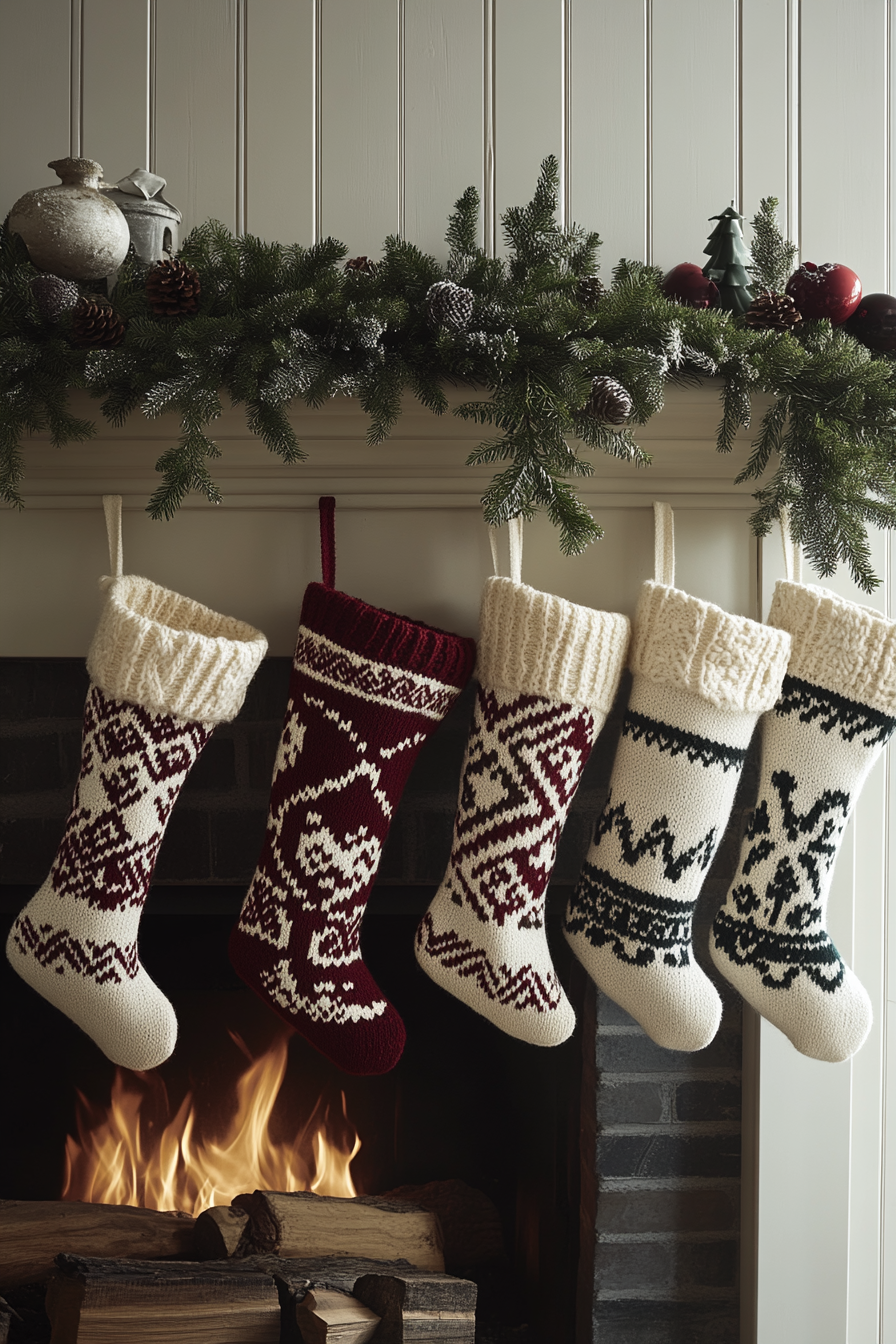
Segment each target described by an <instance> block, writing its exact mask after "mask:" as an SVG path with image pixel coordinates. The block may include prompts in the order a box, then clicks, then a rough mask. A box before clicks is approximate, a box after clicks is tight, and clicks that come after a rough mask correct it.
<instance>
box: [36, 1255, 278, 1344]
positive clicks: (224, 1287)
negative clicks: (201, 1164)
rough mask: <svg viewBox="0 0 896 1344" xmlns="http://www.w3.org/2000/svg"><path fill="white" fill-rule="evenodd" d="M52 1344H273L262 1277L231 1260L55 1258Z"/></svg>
mask: <svg viewBox="0 0 896 1344" xmlns="http://www.w3.org/2000/svg"><path fill="white" fill-rule="evenodd" d="M47 1315H48V1316H49V1318H50V1323H51V1325H52V1327H53V1335H52V1338H53V1344H96V1341H98V1340H128V1341H129V1344H139V1342H141V1341H142V1344H279V1340H280V1300H279V1297H278V1294H277V1287H276V1285H275V1283H274V1281H273V1279H272V1278H271V1276H270V1275H269V1274H266V1273H263V1272H260V1271H258V1270H255V1269H250V1268H247V1267H246V1266H245V1265H244V1264H242V1263H241V1262H239V1261H232V1260H227V1261H224V1262H223V1263H220V1262H214V1263H212V1262H208V1261H206V1262H204V1263H199V1262H197V1261H192V1262H191V1261H173V1262H172V1261H169V1262H167V1263H166V1262H159V1261H147V1260H105V1259H97V1258H93V1257H88V1256H75V1255H60V1256H57V1264H56V1269H55V1270H54V1272H53V1273H52V1274H51V1276H50V1281H49V1283H48V1285H47Z"/></svg>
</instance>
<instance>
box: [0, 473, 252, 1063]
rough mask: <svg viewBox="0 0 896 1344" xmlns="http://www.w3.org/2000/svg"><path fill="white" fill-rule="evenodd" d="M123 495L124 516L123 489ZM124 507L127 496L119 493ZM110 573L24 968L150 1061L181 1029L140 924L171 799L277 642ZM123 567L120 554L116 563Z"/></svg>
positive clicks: (11, 947)
mask: <svg viewBox="0 0 896 1344" xmlns="http://www.w3.org/2000/svg"><path fill="white" fill-rule="evenodd" d="M110 500H111V516H112V520H113V528H115V527H117V521H116V507H115V506H116V500H117V497H107V499H106V501H104V502H106V503H107V505H109V503H110ZM117 504H118V507H119V508H120V501H117ZM115 549H116V550H117V552H118V556H119V563H118V566H117V573H116V577H115V578H112V579H106V580H104V581H103V582H104V584H105V585H106V602H105V606H104V609H103V613H102V616H101V618H100V623H99V626H98V628H97V631H96V635H95V636H94V639H93V643H92V644H91V647H90V652H89V653H88V656H87V669H88V671H89V673H90V680H91V685H90V690H89V691H88V695H87V703H86V706H85V709H84V732H83V744H82V752H81V771H80V774H79V776H78V782H77V785H76V786H75V796H74V801H73V803H72V810H71V813H70V814H69V818H68V822H67V824H66V831H65V835H64V837H63V840H62V843H61V845H60V846H59V851H58V853H57V855H56V858H55V860H54V862H53V866H52V868H51V870H50V875H49V877H48V878H47V880H46V882H44V884H43V886H42V887H41V888H40V890H39V891H38V892H37V893H36V895H35V896H34V897H33V898H32V899H31V900H30V901H29V902H28V904H27V905H26V906H25V909H24V910H23V911H22V913H21V914H20V915H19V917H18V919H17V920H16V921H15V923H14V924H13V927H12V930H11V932H10V935H9V940H8V942H7V946H6V951H7V956H8V957H9V960H10V962H11V964H12V966H13V967H14V968H15V970H16V971H18V973H19V975H21V976H22V978H23V979H24V980H26V981H27V982H28V984H29V985H31V986H32V988H33V989H36V990H37V992H38V993H39V994H42V995H43V997H44V998H45V999H48V1000H49V1001H50V1003H52V1004H54V1005H55V1006H56V1007H57V1008H59V1009H61V1010H62V1012H64V1013H65V1014H66V1016H67V1017H70V1018H71V1019H72V1021H73V1022H76V1023H77V1024H78V1026H79V1027H81V1028H82V1029H83V1030H84V1031H86V1032H87V1034H88V1035H89V1036H91V1037H92V1038H93V1040H94V1041H95V1042H96V1043H97V1045H98V1046H99V1047H100V1049H101V1050H102V1051H103V1053H104V1054H105V1055H107V1056H108V1058H109V1059H111V1060H112V1062H113V1063H115V1064H120V1065H122V1066H123V1067H125V1068H129V1069H151V1068H154V1067H155V1065H156V1064H161V1063H162V1061H163V1060H165V1059H167V1058H168V1056H169V1055H170V1054H171V1052H172V1050H173V1049H174V1044H175V1041H176V1039H177V1022H176V1020H175V1016H174V1010H173V1009H172V1007H171V1004H170V1003H169V1002H168V1000H167V999H166V998H165V996H164V995H163V994H162V992H161V990H159V989H158V988H157V987H156V985H155V984H154V983H153V981H152V980H151V979H150V977H149V976H148V975H147V973H146V971H145V970H144V969H143V966H142V965H141V964H140V959H139V956H138V952H137V931H138V925H139V923H140V916H141V913H142V911H143V905H144V902H145V900H146V896H147V893H148V890H149V883H150V879H151V877H152V871H153V868H154V866H155V861H156V855H157V854H158V851H159V846H160V844H161V842H162V837H163V835H164V833H165V826H166V824H167V822H168V817H169V815H170V813H171V809H172V808H173V806H174V803H175V801H176V799H177V796H178V794H179V792H180V789H181V785H182V784H183V782H184V780H185V779H186V777H187V775H188V773H189V771H190V768H191V767H192V765H193V762H194V761H195V760H196V757H197V756H198V755H199V753H200V751H201V750H202V748H203V747H204V746H205V743H206V742H207V741H208V739H209V737H210V736H211V733H212V731H213V729H214V727H215V724H217V723H221V722H225V721H227V720H229V719H232V718H233V717H234V716H235V715H236V714H237V712H238V711H239V708H240V706H241V704H242V702H243V697H244V696H245V692H246V687H247V686H248V683H249V681H250V679H251V677H252V676H253V674H254V672H255V670H256V668H257V666H258V664H259V662H260V661H261V659H262V658H263V657H264V653H265V649H266V648H267V643H266V641H265V639H264V636H263V635H260V634H259V633H258V631H257V630H253V629H252V627H251V626H249V625H244V624H243V623H242V622H241V621H235V620H232V619H231V618H230V617H228V616H219V615H218V614H217V612H214V611H210V610H209V608H208V607H204V606H201V605H200V604H199V603H198V602H192V601H190V600H189V598H185V597H180V596H179V595H178V594H177V593H172V592H169V590H168V589H166V588H160V587H159V586H158V585H157V584H154V583H150V581H149V580H148V579H141V578H137V577H134V576H131V575H128V576H126V577H123V576H122V575H121V566H120V545H118V546H116V548H115ZM113 568H116V566H114V565H113Z"/></svg>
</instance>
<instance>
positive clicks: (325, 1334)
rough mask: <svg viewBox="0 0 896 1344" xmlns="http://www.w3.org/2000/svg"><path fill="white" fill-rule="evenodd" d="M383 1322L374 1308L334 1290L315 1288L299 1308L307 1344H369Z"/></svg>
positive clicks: (307, 1294) (304, 1341) (297, 1315)
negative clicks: (372, 1309)
mask: <svg viewBox="0 0 896 1344" xmlns="http://www.w3.org/2000/svg"><path fill="white" fill-rule="evenodd" d="M379 1323H380V1318H379V1316H377V1314H376V1312H375V1311H371V1309H370V1307H365V1306H364V1303H363V1302H359V1301H358V1299H357V1298H356V1297H352V1296H350V1294H348V1293H337V1292H334V1291H333V1289H331V1288H312V1289H311V1290H310V1291H309V1292H307V1293H306V1294H305V1296H304V1298H303V1299H302V1301H301V1302H300V1303H299V1304H298V1305H297V1306H296V1324H297V1325H298V1327H299V1330H300V1331H301V1333H302V1340H303V1344H367V1341H368V1340H369V1339H371V1338H372V1337H373V1334H374V1332H375V1330H376V1328H377V1326H378V1325H379Z"/></svg>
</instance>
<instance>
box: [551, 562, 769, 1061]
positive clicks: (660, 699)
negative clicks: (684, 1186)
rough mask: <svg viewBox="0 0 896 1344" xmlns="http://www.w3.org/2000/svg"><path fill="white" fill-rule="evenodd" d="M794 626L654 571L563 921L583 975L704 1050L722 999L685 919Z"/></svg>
mask: <svg viewBox="0 0 896 1344" xmlns="http://www.w3.org/2000/svg"><path fill="white" fill-rule="evenodd" d="M789 647H790V640H789V637H788V636H787V635H786V634H784V632H783V631H780V630H771V629H769V628H768V627H767V626H764V625H759V624H758V623H757V622H755V621H750V620H747V619H746V618H745V617H742V616H731V615H729V614H728V613H727V612H724V611H722V610H721V609H720V608H719V607H716V606H713V605H712V604H711V603H709V602H701V601H699V600H698V599H697V598H695V597H689V596H688V594H687V593H683V592H680V591H679V590H678V589H676V588H673V587H670V586H669V585H667V584H661V583H646V584H645V585H644V587H643V589H642V592H641V598H640V601H639V603H638V610H637V614H636V616H635V624H634V631H633V635H632V648H631V653H630V656H629V665H630V667H631V670H632V672H633V674H634V680H633V683H632V693H631V699H630V701H629V705H628V709H627V711H626V715H625V720H624V723H623V728H622V738H621V741H620V743H619V748H618V751H617V754H616V760H615V763H614V766H613V774H612V777H611V780H610V792H609V796H608V798H607V802H606V806H605V808H604V811H603V813H602V815H601V817H600V818H599V819H598V822H597V825H596V828H595V833H594V841H593V843H592V845H591V848H590V850H589V852H588V856H587V859H586V862H585V866H584V868H583V871H582V875H581V878H580V879H579V883H578V886H577V888H576V890H575V893H574V895H573V897H572V899H571V901H570V903H569V908H568V910H567V913H566V925H565V932H566V937H567V939H568V941H569V943H570V945H571V946H572V949H573V951H574V952H575V954H576V956H577V957H578V959H579V961H580V962H581V963H582V965H583V966H584V967H585V970H586V971H587V972H588V974H589V975H590V976H591V978H592V979H593V980H594V981H595V982H596V983H597V985H598V986H599V988H600V989H602V990H603V991H604V992H605V993H606V994H608V995H609V996H610V998H612V999H615V1000H616V1002H617V1003H618V1004H620V1006H621V1007H623V1008H624V1009H625V1010H626V1012H628V1013H630V1014H631V1016H632V1017H634V1018H635V1020H636V1021H637V1022H639V1023H640V1024H641V1026H642V1027H643V1028H644V1030H645V1031H646V1032H647V1034H648V1035H649V1036H650V1037H652V1039H653V1040H654V1041H656V1042H657V1044H658V1045H662V1046H666V1047H668V1048H669V1049H672V1050H700V1049H702V1048H703V1047H704V1046H706V1045H708V1044H709V1042H710V1041H711V1040H712V1038H713V1037H714V1036H715V1034H716V1031H717V1030H718V1026H719V1021H720V1018H721V1000H720V999H719V995H718V993H717V992H716V990H715V988H714V986H713V985H712V983H711V981H710V980H709V979H708V977H707V976H706V975H705V974H704V973H703V971H702V970H701V969H700V967H699V966H698V965H697V963H696V962H695V960H694V955H693V949H692V946H691V923H692V917H693V912H694V906H695V904H696V901H697V896H698V894H699V891H700V887H701V886H702V883H703V877H704V874H705V873H706V870H707V869H708V868H709V865H710V863H711V862H712V859H713V855H714V854H715V852H716V849H717V848H718V845H719V841H720V839H721V837H722V833H723V831H724V829H725V824H726V822H727V820H728V815H729V813H730V811H731V805H732V802H733V801H734V793H735V790H736V788H737V781H738V779H739V777H740V773H741V768H742V766H743V762H744V758H745V756H746V751H747V746H748V744H749V741H750V737H751V735H752V732H753V726H754V724H755V722H756V719H757V717H758V715H759V714H760V713H761V712H762V711H763V710H765V709H768V708H770V706H771V705H773V704H774V702H775V700H776V699H777V697H778V692H779V690H780V686H781V679H782V677H783V675H784V670H785V668H786V666H787V655H788V652H789Z"/></svg>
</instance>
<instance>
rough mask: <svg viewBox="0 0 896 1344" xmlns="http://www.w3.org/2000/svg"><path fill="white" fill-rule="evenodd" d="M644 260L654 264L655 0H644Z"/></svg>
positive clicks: (648, 263)
mask: <svg viewBox="0 0 896 1344" xmlns="http://www.w3.org/2000/svg"><path fill="white" fill-rule="evenodd" d="M644 260H645V262H646V263H647V265H648V266H650V265H652V264H653V0H644Z"/></svg>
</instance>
